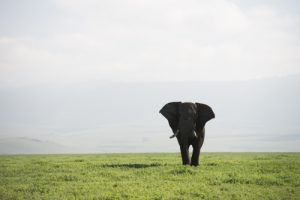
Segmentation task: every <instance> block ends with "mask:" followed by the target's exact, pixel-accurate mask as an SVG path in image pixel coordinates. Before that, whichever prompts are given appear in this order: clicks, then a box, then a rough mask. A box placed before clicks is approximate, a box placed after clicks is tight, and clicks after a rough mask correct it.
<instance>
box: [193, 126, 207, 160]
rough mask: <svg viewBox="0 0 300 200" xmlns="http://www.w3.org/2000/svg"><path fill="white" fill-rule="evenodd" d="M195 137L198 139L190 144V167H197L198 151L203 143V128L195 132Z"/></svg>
mask: <svg viewBox="0 0 300 200" xmlns="http://www.w3.org/2000/svg"><path fill="white" fill-rule="evenodd" d="M197 136H198V137H197V138H195V139H194V141H193V142H192V146H193V155H192V162H191V165H193V166H198V165H199V157H200V150H201V147H202V145H203V142H204V136H205V129H204V128H203V129H202V130H201V131H197Z"/></svg>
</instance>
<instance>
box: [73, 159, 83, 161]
mask: <svg viewBox="0 0 300 200" xmlns="http://www.w3.org/2000/svg"><path fill="white" fill-rule="evenodd" d="M74 162H84V160H83V159H76V160H74Z"/></svg>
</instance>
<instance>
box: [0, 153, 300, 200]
mask: <svg viewBox="0 0 300 200" xmlns="http://www.w3.org/2000/svg"><path fill="white" fill-rule="evenodd" d="M0 199H1V200H7V199H30V200H34V199H59V200H61V199H93V200H102V199H103V200H109V199H122V200H123V199H153V200H159V199H174V200H175V199H177V200H180V199H222V200H223V199H300V153H202V155H201V164H200V166H199V167H191V166H182V165H181V159H180V155H179V154H175V153H173V154H164V153H161V154H94V155H20V156H0Z"/></svg>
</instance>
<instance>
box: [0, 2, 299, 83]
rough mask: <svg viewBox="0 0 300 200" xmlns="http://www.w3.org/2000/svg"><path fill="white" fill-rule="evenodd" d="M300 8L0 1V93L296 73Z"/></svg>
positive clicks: (272, 4) (278, 4)
mask: <svg viewBox="0 0 300 200" xmlns="http://www.w3.org/2000/svg"><path fill="white" fill-rule="evenodd" d="M299 10H300V2H299V1H298V0H285V1H283V0H272V1H271V0H262V1H253V0H249V1H246V0H243V1H242V0H241V1H240V0H232V1H227V0H212V1H199V0H198V1H197V0H194V1H193V0H188V1H178V0H175V1H174V0H165V1H161V0H148V1H141V0H130V1H124V0H119V1H116V0H109V1H108V0H107V1H96V0H84V1H79V0H48V1H46V0H45V1H40V0H29V1H23V0H12V1H5V0H1V1H0V84H1V87H15V86H26V85H39V84H58V85H59V84H72V83H78V82H79V83H80V82H105V81H170V80H173V81H174V80H175V81H182V80H240V79H242V80H243V79H252V78H260V77H272V76H282V75H287V74H295V73H300V67H299V64H300V37H299V35H300V13H299Z"/></svg>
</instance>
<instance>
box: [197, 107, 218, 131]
mask: <svg viewBox="0 0 300 200" xmlns="http://www.w3.org/2000/svg"><path fill="white" fill-rule="evenodd" d="M195 104H196V105H197V112H198V113H197V114H198V117H197V119H196V129H198V130H202V129H203V128H204V126H205V124H206V122H208V121H209V120H211V119H213V118H215V113H214V111H213V110H212V109H211V107H209V106H208V105H206V104H202V103H195Z"/></svg>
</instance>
